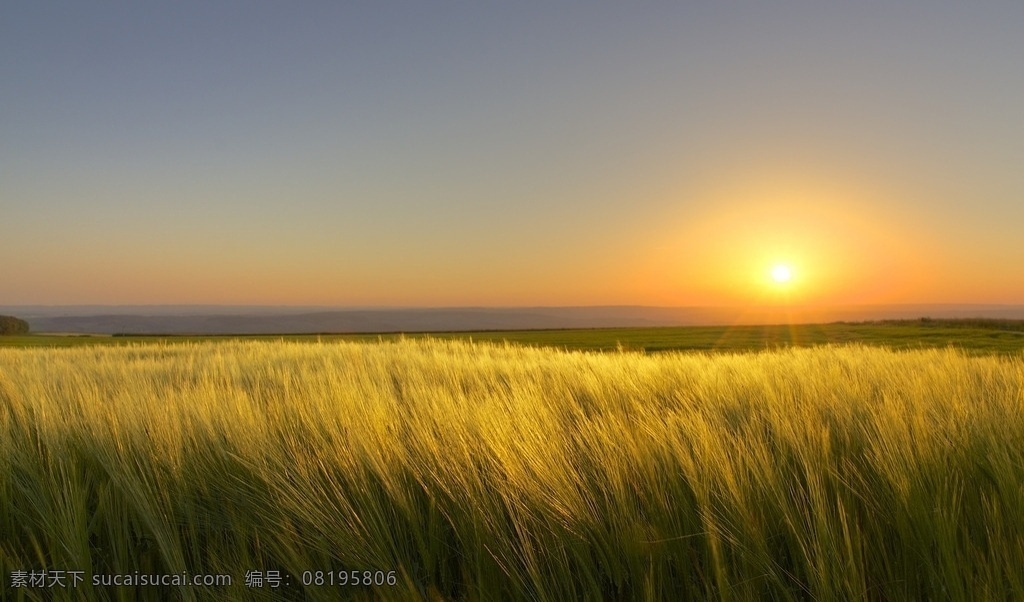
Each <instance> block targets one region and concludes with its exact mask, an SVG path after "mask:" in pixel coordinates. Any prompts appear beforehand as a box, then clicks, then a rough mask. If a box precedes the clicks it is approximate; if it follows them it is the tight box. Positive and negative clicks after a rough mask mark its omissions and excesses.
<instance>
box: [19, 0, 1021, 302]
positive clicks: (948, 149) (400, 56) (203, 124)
mask: <svg viewBox="0 0 1024 602" xmlns="http://www.w3.org/2000/svg"><path fill="white" fill-rule="evenodd" d="M463 8H464V9H465V12H464V13H463V12H459V13H458V14H453V13H451V12H450V11H446V10H442V9H437V10H436V11H433V10H423V9H422V8H420V7H419V6H418V5H415V4H410V5H408V6H405V7H402V6H401V5H395V6H393V7H392V9H389V10H380V9H378V8H374V7H373V5H369V6H362V7H353V6H316V7H309V10H308V11H306V13H303V14H301V15H300V14H297V12H296V11H290V10H285V9H284V8H282V7H275V6H273V5H268V6H261V7H258V8H253V9H252V10H251V11H247V12H246V14H245V15H241V16H239V15H238V14H236V13H237V11H232V10H228V9H226V8H224V7H217V6H205V5H196V6H189V7H180V10H179V9H175V10H172V9H171V8H169V7H164V8H158V7H154V8H146V7H129V8H125V7H117V8H114V7H107V8H103V7H99V8H96V7H90V8H85V7H82V6H79V5H77V4H75V3H67V4H66V5H63V6H60V5H58V6H56V7H54V8H53V9H52V10H51V9H49V8H46V9H44V8H41V7H39V6H36V5H33V4H31V3H30V4H26V5H22V6H19V7H17V8H14V9H11V10H8V11H6V13H7V15H6V17H5V19H4V20H3V22H2V23H0V72H2V73H4V74H5V82H6V85H5V101H4V103H5V108H4V115H6V116H8V117H9V118H8V119H6V120H4V122H3V123H4V125H3V130H4V132H5V133H4V136H3V137H2V140H0V214H2V215H3V216H4V218H3V220H2V223H3V229H4V231H3V233H2V234H0V258H2V259H3V262H4V269H3V272H2V277H0V305H15V304H179V303H187V304H193V303H194V304H259V305H272V304H282V305H332V306H375V305H383V306H469V305H483V306H514V305H603V304H636V305H664V306H687V305H699V306H715V305H740V306H750V305H753V306H757V305H775V304H789V305H812V306H813V305H850V304H867V303H1007V304H1015V303H1016V304H1021V303H1024V244H1022V243H1021V240H1022V238H1021V235H1020V231H1021V226H1020V225H1021V224H1024V178H1021V177H1020V171H1021V165H1024V142H1022V141H1024V118H1022V112H1021V103H1020V99H1021V98H1024V70H1022V69H1021V66H1020V65H1021V62H1020V60H1019V57H1021V56H1024V37H1022V36H1020V35H1019V28H1018V27H1014V26H1013V25H1012V24H1015V23H1016V24H1019V23H1021V22H1024V5H1020V4H1019V3H1018V4H1009V5H1007V6H1003V7H998V8H995V7H988V8H986V9H985V10H981V9H978V10H975V9H972V8H968V7H952V6H947V7H934V6H932V5H931V4H930V3H929V4H927V5H926V4H921V5H920V6H917V7H915V6H914V3H909V4H907V5H901V6H900V7H885V8H884V10H883V9H882V8H879V7H875V8H871V7H867V6H860V5H858V6H848V7H838V6H836V7H828V6H797V5H795V4H788V5H786V6H783V7H776V8H768V7H764V6H761V5H760V4H759V3H749V4H747V5H745V6H733V7H718V6H711V7H694V6H686V5H682V6H671V7H644V8H643V9H635V8H627V7H624V6H623V7H617V6H614V5H612V6H602V7H597V6H592V7H589V8H588V7H577V8H567V7H562V8H557V7H549V8H543V7H540V8H538V7H532V8H531V7H525V6H523V7H519V6H515V7H513V6H509V7H500V8H499V7H482V6H481V7H473V8H468V7H463ZM924 8H927V11H926V12H927V14H928V15H929V17H928V19H922V18H921V14H922V12H921V11H922V10H923V9H924ZM307 13H308V14H307ZM100 41H102V43H101V42H100ZM779 263H784V264H786V265H789V266H791V267H792V269H793V273H794V278H793V280H792V281H791V282H790V283H788V284H786V285H784V286H780V285H778V284H775V283H773V282H772V281H771V279H770V277H769V272H770V270H771V268H772V266H773V265H775V264H779Z"/></svg>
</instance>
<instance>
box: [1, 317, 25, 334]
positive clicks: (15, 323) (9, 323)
mask: <svg viewBox="0 0 1024 602" xmlns="http://www.w3.org/2000/svg"><path fill="white" fill-rule="evenodd" d="M5 334H28V322H26V321H25V320H21V319H19V318H15V317H14V316H0V335H5Z"/></svg>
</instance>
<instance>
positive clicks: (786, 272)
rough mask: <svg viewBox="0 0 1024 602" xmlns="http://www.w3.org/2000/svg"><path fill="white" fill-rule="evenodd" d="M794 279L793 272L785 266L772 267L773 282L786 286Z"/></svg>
mask: <svg viewBox="0 0 1024 602" xmlns="http://www.w3.org/2000/svg"><path fill="white" fill-rule="evenodd" d="M792 279H793V270H792V269H791V268H790V267H789V266H788V265H785V264H781V263H780V264H778V265H776V266H774V267H772V280H774V281H775V282H776V283H778V284H785V283H787V282H789V281H790V280H792Z"/></svg>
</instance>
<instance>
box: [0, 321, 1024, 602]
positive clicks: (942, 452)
mask: <svg viewBox="0 0 1024 602" xmlns="http://www.w3.org/2000/svg"><path fill="white" fill-rule="evenodd" d="M891 326H892V325H875V326H871V327H867V326H865V327H853V328H854V329H855V330H857V329H859V332H861V333H862V334H864V333H867V332H871V331H873V330H872V329H875V330H874V331H876V332H885V333H888V339H887V340H888V341H889V342H892V341H894V340H896V337H895V334H896V333H898V332H906V333H913V332H914V329H915V328H917V329H918V330H919V331H923V330H925V329H926V328H928V326H925V325H922V326H920V327H916V326H907V325H900V326H898V327H896V328H893V327H891ZM846 328H850V327H849V326H843V325H835V326H828V327H814V328H810V327H808V328H807V329H805V330H803V331H802V333H803V334H806V335H808V337H809V336H810V333H814V332H819V335H816V336H821V334H820V333H821V332H832V333H835V332H842V331H843V329H846ZM816 329H817V330H816ZM828 329H834V330H828ZM944 331H946V327H937V332H944ZM953 331H956V332H959V330H957V329H956V328H953ZM566 332H567V331H563V332H561V333H547V332H535V333H523V334H522V336H524V337H531V338H530V339H529V340H527V341H526V342H530V343H545V342H549V343H552V344H554V345H556V346H563V347H566V346H569V343H570V339H569V338H566V337H565V333H566ZM630 332H637V331H625V330H623V331H615V332H612V331H574V332H573V333H572V334H573V337H575V338H572V339H571V342H573V343H574V344H575V345H578V346H581V347H583V348H586V349H593V348H604V347H607V346H608V345H609V344H611V345H612V346H615V345H616V342H620V343H622V345H623V347H626V348H634V347H636V346H638V345H637V343H638V342H639V340H638V339H633V340H631V341H630V340H622V339H621V338H617V337H621V336H623V335H626V334H629V333H630ZM651 332H662V333H663V334H664V335H665V336H664V338H661V339H652V340H649V341H645V342H644V345H642V346H643V347H644V348H645V349H651V350H653V349H665V348H669V347H672V346H673V345H677V346H678V345H680V344H682V343H683V342H685V343H686V344H689V345H697V344H698V343H700V344H705V345H707V346H708V347H707V348H715V345H716V344H717V345H718V348H723V346H724V345H733V346H734V347H730V348H743V347H742V345H748V346H753V347H755V348H757V347H760V348H762V349H763V347H764V344H765V341H766V340H767V338H766V335H765V334H763V333H780V332H782V330H779V329H774V330H773V329H761V330H758V329H747V330H746V331H745V332H746V333H747V338H746V339H744V340H743V341H742V344H740V342H739V340H738V339H736V338H733V339H729V338H727V337H725V338H720V337H721V335H722V334H727V333H728V332H730V330H728V329H718V330H715V329H688V330H685V331H681V330H672V329H666V330H658V331H651ZM757 332H761V333H762V335H761V336H760V338H758V337H757V336H754V335H756V333H757ZM963 332H966V333H970V332H973V330H972V329H971V328H968V327H964V328H963ZM716 333H717V334H716ZM504 334H506V333H494V336H496V337H498V338H502V339H505V338H507V337H504V336H501V335H504ZM588 334H589V335H592V336H594V337H596V338H593V339H587V338H586V336H587V335H588ZM474 336H475V337H476V336H479V335H474ZM548 336H550V337H563V338H561V339H558V338H553V339H549V340H547V341H545V340H544V339H543V337H548ZM942 336H951V335H948V334H947V335H942ZM533 337H537V338H533ZM602 337H603V338H602ZM609 337H612V338H609ZM673 337H675V338H673ZM684 339H685V340H684ZM940 339H941V336H940V337H939V338H936V339H935V340H934V341H933V343H934V344H936V345H940V346H942V347H943V348H941V349H915V350H902V351H897V350H891V349H885V348H881V347H869V346H863V345H853V346H835V345H825V346H819V347H816V348H812V349H797V348H790V349H775V350H768V351H760V352H757V353H724V352H723V353H715V354H706V353H634V352H622V353H620V352H612V353H585V352H579V351H567V350H561V349H553V348H533V347H529V346H518V345H503V344H502V345H494V344H489V343H482V342H480V341H479V340H476V342H473V343H470V342H468V341H465V340H459V341H443V340H436V339H434V340H417V339H414V338H406V339H404V340H389V341H380V342H369V343H356V342H351V341H339V340H334V339H331V340H327V339H326V338H325V339H324V340H321V341H319V342H317V341H315V340H312V341H309V340H302V341H294V340H293V341H282V340H278V341H256V340H243V341H239V340H224V339H222V340H219V342H209V341H193V340H188V339H175V340H177V341H178V342H179V343H178V344H168V343H166V342H157V343H149V344H139V343H136V344H133V345H129V346H120V345H117V346H110V345H87V346H75V347H33V348H27V347H20V348H5V349H0V569H2V570H3V579H4V583H3V587H4V589H3V590H0V594H2V595H0V598H2V599H4V600H8V599H10V600H48V599H53V596H54V591H53V590H46V589H41V588H36V589H32V588H14V587H12V586H11V582H12V579H13V575H14V573H15V572H16V571H26V572H30V571H41V570H64V571H70V570H81V571H83V572H84V574H85V575H86V576H87V578H86V582H85V583H83V584H82V585H80V586H79V589H77V590H76V591H75V592H71V591H70V590H66V591H64V592H60V593H59V595H58V599H60V595H69V598H70V599H89V600H93V599H98V600H108V599H109V600H162V599H185V600H222V599H232V600H235V599H238V600H325V601H326V600H337V599H365V600H376V599H391V600H482V601H484V600H486V601H489V600H552V601H562V600H794V601H795V600H957V601H959V600H964V601H967V600H972V601H973V600H1018V599H1024V571H1022V570H1021V567H1024V543H1022V542H1024V513H1022V512H1021V508H1024V356H1021V355H1020V354H1019V353H1017V354H1009V355H1007V354H995V355H975V354H968V353H965V352H963V351H961V350H957V349H953V348H948V347H946V345H947V343H946V341H943V340H940ZM112 340H114V339H109V340H107V339H105V342H109V341H112ZM920 340H921V339H920V338H911V337H908V338H907V339H906V342H908V343H909V345H910V346H916V345H918V344H919V341H920ZM701 341H703V342H702V343H701ZM799 342H801V343H810V342H812V341H810V340H801V341H799ZM736 345H740V347H735V346H736ZM965 347H966V346H965ZM252 570H257V571H260V572H261V574H264V573H266V572H268V571H273V572H276V575H278V576H279V577H281V583H280V586H279V587H277V588H271V587H270V586H269V584H266V583H265V584H264V585H263V586H262V587H246V586H245V584H244V579H245V574H246V573H247V572H248V571H252ZM351 571H357V573H356V576H357V578H358V579H359V581H360V584H359V585H356V586H352V585H350V584H349V583H348V582H349V581H350V580H351V578H352V577H351V575H352V573H351ZM111 574H118V575H122V576H128V578H129V579H131V578H132V576H135V578H136V579H137V578H138V577H137V576H138V575H140V574H142V575H195V574H225V575H229V576H231V577H232V579H233V583H232V585H230V586H191V585H190V586H177V585H173V586H163V585H161V586H145V585H139V584H138V583H136V584H133V585H128V586H123V587H108V586H103V585H99V586H93V585H92V583H91V581H90V580H89V578H88V577H89V576H93V575H111ZM342 579H344V580H345V581H346V585H344V586H343V585H341V584H340V582H341V581H342ZM392 579H393V584H387V582H388V581H390V580H392ZM332 580H333V582H334V583H333V584H332V583H331V581H332ZM367 580H368V581H369V583H370V585H364V584H363V583H365V582H366V581H367ZM375 581H377V582H379V583H382V584H381V585H375V584H374V582H375ZM71 594H73V595H71Z"/></svg>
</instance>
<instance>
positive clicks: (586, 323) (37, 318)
mask: <svg viewBox="0 0 1024 602" xmlns="http://www.w3.org/2000/svg"><path fill="white" fill-rule="evenodd" d="M0 313H4V314H11V315H17V316H19V317H21V318H23V319H25V320H26V321H28V322H29V325H30V326H31V328H32V330H33V331H34V332H62V333H96V334H118V333H123V334H304V333H359V332H364V333H365V332H442V331H459V330H527V329H548V328H610V327H645V326H646V327H651V326H696V325H707V326H710V325H739V324H786V323H823V322H835V321H840V320H843V321H863V320H890V319H916V318H921V317H929V318H936V319H939V318H982V319H1024V305H884V306H883V305H877V306H850V307H832V308H800V307H788V308H783V307H772V308H764V307H758V308H739V307H731V308H706V307H705V308H702V307H644V306H598V307H508V308H493V307H491V308H484V307H464V308H383V309H381V308H377V309H374V308H345V309H336V308H324V307H273V306H174V305H163V306H0Z"/></svg>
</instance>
